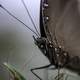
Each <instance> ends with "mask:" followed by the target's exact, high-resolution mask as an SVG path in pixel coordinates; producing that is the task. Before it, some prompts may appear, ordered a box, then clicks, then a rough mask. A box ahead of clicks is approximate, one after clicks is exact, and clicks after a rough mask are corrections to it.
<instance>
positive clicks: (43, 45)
mask: <svg viewBox="0 0 80 80" xmlns="http://www.w3.org/2000/svg"><path fill="white" fill-rule="evenodd" d="M21 1H22V3H23V5H24V7H25V9H26V11H27V13H28V15H29V17H30V19H31V21H32V23H33V26H34V28H35V30H36V32H35V31H34V30H32V29H31V28H30V27H28V26H27V25H26V24H25V23H24V22H22V21H21V20H19V19H18V18H17V17H15V16H14V15H13V14H12V13H10V12H9V11H8V10H7V9H6V8H5V7H4V6H2V5H1V4H0V8H2V9H4V10H5V11H6V12H7V13H8V14H9V15H11V16H12V17H13V18H15V19H16V20H18V21H19V22H20V23H22V24H23V25H24V26H25V27H27V28H28V29H29V30H30V31H32V32H33V33H34V34H35V35H36V36H37V37H35V36H33V39H34V43H35V44H36V45H37V46H38V48H39V49H40V50H41V52H42V54H43V55H44V56H45V57H46V58H48V60H49V62H50V64H49V65H46V66H42V67H38V68H34V69H31V72H32V73H33V74H34V75H35V76H36V77H38V78H39V79H40V80H42V79H41V78H40V77H39V76H38V75H37V74H36V73H35V72H34V70H38V69H44V68H49V67H50V66H52V65H54V66H55V67H54V68H53V70H54V69H58V76H59V70H60V69H61V68H64V67H65V68H68V69H70V70H73V71H77V72H78V70H77V69H74V68H72V64H74V62H75V63H76V62H80V59H79V57H77V56H75V57H71V56H70V55H69V53H68V52H67V51H65V50H63V49H62V47H61V46H60V45H59V44H58V41H57V39H56V36H55V34H54V36H53V37H54V40H52V36H51V33H50V31H49V29H48V27H47V24H46V23H47V21H48V17H46V16H45V13H44V10H45V9H46V8H47V7H48V2H47V0H41V3H40V34H39V32H38V30H37V28H36V26H35V24H34V21H33V19H32V17H31V16H30V13H29V11H28V8H27V6H26V5H25V3H24V1H23V0H21ZM54 33H55V31H54ZM58 80H60V79H59V78H58Z"/></svg>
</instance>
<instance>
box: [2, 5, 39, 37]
mask: <svg viewBox="0 0 80 80" xmlns="http://www.w3.org/2000/svg"><path fill="white" fill-rule="evenodd" d="M0 7H1V8H2V9H3V10H5V11H6V12H7V13H8V14H9V15H10V16H12V17H13V18H14V19H16V20H17V21H19V22H20V23H22V24H23V25H24V26H25V27H26V28H28V29H29V30H30V31H31V32H33V33H34V34H35V35H36V36H38V34H37V33H36V32H35V31H34V30H33V29H31V28H30V27H29V26H28V25H26V24H25V23H24V22H22V21H21V20H20V19H18V18H17V17H15V16H14V15H13V14H12V13H10V12H9V11H8V10H7V9H6V8H5V7H4V6H2V5H1V4H0Z"/></svg>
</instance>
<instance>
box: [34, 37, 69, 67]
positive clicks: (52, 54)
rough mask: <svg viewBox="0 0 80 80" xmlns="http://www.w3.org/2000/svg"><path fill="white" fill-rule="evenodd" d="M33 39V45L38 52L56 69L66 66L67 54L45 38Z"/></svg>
mask: <svg viewBox="0 0 80 80" xmlns="http://www.w3.org/2000/svg"><path fill="white" fill-rule="evenodd" d="M33 38H34V41H35V44H36V45H37V46H38V48H39V49H40V51H41V52H42V53H43V54H44V55H45V56H46V57H47V58H48V60H49V61H50V63H51V64H52V65H55V66H56V67H58V66H59V67H63V66H64V65H65V64H67V59H68V58H69V56H68V53H67V52H66V51H63V49H62V48H61V47H55V46H54V45H53V44H52V42H51V41H48V40H47V39H46V38H43V37H41V38H35V37H33Z"/></svg>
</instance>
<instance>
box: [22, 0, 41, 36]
mask: <svg viewBox="0 0 80 80" xmlns="http://www.w3.org/2000/svg"><path fill="white" fill-rule="evenodd" d="M21 1H22V3H23V5H24V7H25V9H26V12H27V13H28V15H29V18H30V20H31V22H32V24H33V26H34V28H35V30H36V32H37V33H38V35H39V36H40V34H39V32H38V30H37V28H36V25H35V23H34V21H33V19H32V17H31V15H30V13H29V10H28V8H27V5H26V4H25V3H24V0H21Z"/></svg>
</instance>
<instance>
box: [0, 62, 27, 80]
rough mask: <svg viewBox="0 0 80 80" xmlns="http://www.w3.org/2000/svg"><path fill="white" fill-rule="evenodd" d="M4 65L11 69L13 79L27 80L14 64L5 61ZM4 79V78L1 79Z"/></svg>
mask: <svg viewBox="0 0 80 80" xmlns="http://www.w3.org/2000/svg"><path fill="white" fill-rule="evenodd" d="M3 65H4V66H5V67H6V68H7V69H8V70H9V72H10V73H11V74H12V76H13V80H26V79H25V78H24V76H23V75H21V74H20V72H18V71H17V70H16V69H15V68H14V67H13V66H11V65H10V64H8V63H3ZM0 80H2V79H0Z"/></svg>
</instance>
